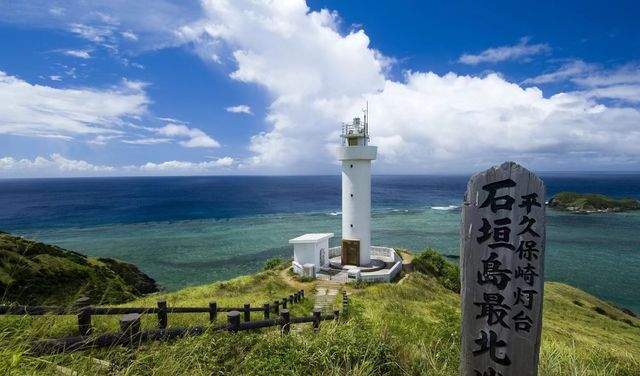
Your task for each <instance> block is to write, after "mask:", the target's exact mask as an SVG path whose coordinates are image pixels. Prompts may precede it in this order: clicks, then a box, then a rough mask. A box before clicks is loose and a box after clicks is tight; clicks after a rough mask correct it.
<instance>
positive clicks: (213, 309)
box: [209, 302, 218, 322]
mask: <svg viewBox="0 0 640 376" xmlns="http://www.w3.org/2000/svg"><path fill="white" fill-rule="evenodd" d="M217 319H218V303H217V302H209V322H215V321H216V320H217Z"/></svg>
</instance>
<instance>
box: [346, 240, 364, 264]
mask: <svg viewBox="0 0 640 376" xmlns="http://www.w3.org/2000/svg"><path fill="white" fill-rule="evenodd" d="M342 265H357V266H360V240H347V239H342Z"/></svg>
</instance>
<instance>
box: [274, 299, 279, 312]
mask: <svg viewBox="0 0 640 376" xmlns="http://www.w3.org/2000/svg"><path fill="white" fill-rule="evenodd" d="M273 306H274V307H275V308H274V309H273V312H275V314H276V315H279V314H280V301H279V300H274V301H273Z"/></svg>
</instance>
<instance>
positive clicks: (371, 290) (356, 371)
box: [0, 254, 640, 376]
mask: <svg viewBox="0 0 640 376" xmlns="http://www.w3.org/2000/svg"><path fill="white" fill-rule="evenodd" d="M420 258H423V257H422V255H420V256H418V257H416V259H420ZM424 258H427V259H429V260H432V261H434V260H436V259H435V258H434V256H433V255H432V254H429V255H428V256H424ZM434 262H435V263H436V264H439V262H438V261H434ZM444 268H446V266H445V267H444ZM286 269H287V266H286V265H280V266H278V267H275V268H274V269H270V270H268V271H265V272H261V273H258V274H256V275H252V276H244V277H239V278H235V279H233V280H230V281H224V282H217V283H213V284H210V285H204V286H197V287H191V288H187V289H184V290H180V291H176V292H170V293H160V294H154V295H152V296H149V297H145V298H142V299H138V300H136V301H133V302H130V303H127V304H126V306H147V307H152V306H155V304H156V301H157V300H159V299H166V300H167V301H168V303H169V305H170V306H172V305H173V306H206V305H207V304H208V302H209V301H211V300H216V301H217V302H218V305H219V306H237V305H242V304H244V303H252V304H262V303H264V302H267V301H269V302H272V301H273V300H274V299H277V298H282V297H283V296H285V295H286V296H288V295H289V294H290V293H292V292H293V291H296V290H299V289H300V288H304V289H305V296H306V299H305V300H304V301H303V302H302V303H300V304H294V305H293V312H292V315H293V316H303V315H304V316H307V315H309V314H310V311H311V308H312V306H313V292H314V286H315V283H316V282H302V281H296V280H294V279H292V278H291V277H290V276H289V275H288V273H287V270H286ZM445 284H446V283H445ZM345 288H346V289H347V290H348V292H349V320H348V322H344V323H341V324H339V325H336V324H334V323H333V322H323V323H322V324H321V329H320V331H319V332H315V333H314V332H313V331H312V329H311V325H310V324H300V325H295V326H293V328H292V331H291V333H290V334H289V335H288V336H283V335H281V334H280V332H279V330H278V328H267V329H262V330H260V331H254V332H239V333H236V334H232V333H226V332H218V333H213V334H205V335H203V336H198V337H190V338H184V339H180V340H175V341H169V342H148V343H144V344H143V345H142V346H141V347H139V348H138V349H135V350H133V349H129V348H125V347H120V346H118V347H112V348H106V349H97V350H92V351H88V352H82V353H76V354H64V355H55V356H46V357H40V358H35V357H31V356H29V355H28V354H27V352H26V351H27V349H28V347H27V344H28V342H29V341H30V340H33V339H37V338H47V337H57V336H62V335H69V334H72V333H74V332H75V331H76V330H77V329H76V325H77V323H76V319H75V317H72V316H66V317H52V316H45V317H22V316H17V317H0V374H6V375H24V374H36V373H42V374H49V373H54V372H55V368H56V366H57V365H61V366H64V367H67V368H70V369H73V370H75V371H77V372H79V374H92V375H108V374H118V375H176V374H190V375H225V374H231V375H267V374H270V375H272V374H279V375H345V374H349V375H377V374H384V375H457V374H458V363H459V343H460V330H459V322H460V311H459V304H460V303H459V295H458V294H457V293H455V292H453V291H452V290H451V289H450V288H448V287H445V286H444V285H443V281H442V279H439V278H438V276H437V275H434V274H433V273H430V272H429V273H421V272H413V273H410V274H408V275H407V276H406V278H404V280H403V282H402V283H401V284H389V283H387V284H371V285H358V286H351V285H347V286H345ZM340 295H341V294H338V297H337V299H340ZM338 303H339V302H336V307H338V306H339V305H338ZM596 310H597V311H596ZM600 311H602V312H604V313H600ZM258 316H260V314H259V313H258ZM219 320H220V321H222V322H224V320H225V317H224V314H220V315H219ZM207 322H208V317H207V315H206V314H202V315H200V314H170V315H169V326H185V325H206V324H207ZM155 324H156V323H155V317H153V316H152V315H148V316H146V317H145V318H144V321H143V327H147V328H151V327H154V326H155ZM117 325H118V324H117V317H105V316H102V317H96V318H95V319H94V326H95V327H96V330H97V331H98V332H107V331H114V330H115V329H116V328H117ZM91 358H98V359H102V360H106V361H109V362H110V363H112V364H113V369H111V370H107V369H103V368H101V367H100V366H98V365H96V364H95V363H94V362H93V361H92V360H91ZM638 370H640V320H638V319H636V318H634V317H632V316H630V315H627V314H625V313H624V312H622V311H620V310H619V309H617V308H616V307H613V306H611V305H609V304H607V303H605V302H603V301H601V300H599V299H597V298H595V297H593V296H591V295H589V294H587V293H585V292H583V291H581V290H578V289H576V288H573V287H570V286H567V285H564V284H560V283H553V282H548V283H546V284H545V301H544V322H543V335H542V349H541V357H540V369H539V371H540V372H539V374H540V375H553V376H556V375H557V376H560V375H562V376H564V375H585V376H586V375H621V376H631V375H634V376H637V375H639V371H638Z"/></svg>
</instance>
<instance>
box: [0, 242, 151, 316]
mask: <svg viewBox="0 0 640 376" xmlns="http://www.w3.org/2000/svg"><path fill="white" fill-rule="evenodd" d="M157 291H158V287H157V286H156V282H155V281H154V280H153V279H152V278H151V277H149V276H148V275H146V274H144V273H143V272H141V271H140V269H138V267H136V266H135V265H133V264H129V263H126V262H123V261H119V260H114V259H110V258H94V257H87V256H85V255H82V254H80V253H77V252H73V251H69V250H66V249H64V248H60V247H56V246H53V245H49V244H44V243H39V242H36V241H33V240H28V239H24V238H22V237H19V236H15V235H11V234H8V233H5V232H0V304H7V303H17V304H35V305H42V304H63V305H66V304H70V303H71V302H73V300H74V299H77V298H78V297H79V296H80V295H85V296H87V297H89V298H90V299H91V301H92V302H95V303H103V304H113V303H124V302H127V301H130V300H133V299H135V298H137V297H141V296H143V295H145V294H149V293H153V292H157Z"/></svg>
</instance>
